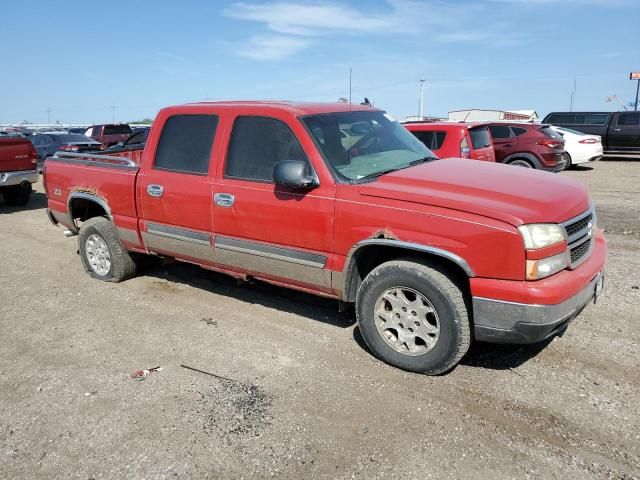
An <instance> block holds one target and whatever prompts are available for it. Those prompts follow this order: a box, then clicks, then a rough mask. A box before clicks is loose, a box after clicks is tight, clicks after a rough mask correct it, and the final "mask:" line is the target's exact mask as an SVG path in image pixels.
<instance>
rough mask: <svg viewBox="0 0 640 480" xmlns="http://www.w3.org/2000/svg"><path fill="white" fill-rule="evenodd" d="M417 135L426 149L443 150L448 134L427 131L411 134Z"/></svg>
mask: <svg viewBox="0 0 640 480" xmlns="http://www.w3.org/2000/svg"><path fill="white" fill-rule="evenodd" d="M411 133H413V134H414V135H415V137H416V138H417V139H418V140H420V141H421V142H422V143H423V144H424V146H425V147H427V148H428V149H429V150H431V151H433V150H439V149H440V148H442V144H443V143H444V139H445V138H446V136H447V132H426V131H421V132H420V131H415V132H411Z"/></svg>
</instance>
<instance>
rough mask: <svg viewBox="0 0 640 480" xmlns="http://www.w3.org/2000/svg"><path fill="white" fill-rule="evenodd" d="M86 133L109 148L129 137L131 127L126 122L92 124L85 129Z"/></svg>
mask: <svg viewBox="0 0 640 480" xmlns="http://www.w3.org/2000/svg"><path fill="white" fill-rule="evenodd" d="M84 134H85V136H87V137H90V138H93V139H94V140H96V141H97V142H100V143H102V144H103V145H104V146H105V148H107V147H110V146H112V145H116V144H117V143H118V142H124V141H125V140H126V139H127V138H129V135H131V127H130V126H129V125H127V124H124V123H116V124H107V125H92V126H90V127H89V128H87V129H86V130H85V132H84Z"/></svg>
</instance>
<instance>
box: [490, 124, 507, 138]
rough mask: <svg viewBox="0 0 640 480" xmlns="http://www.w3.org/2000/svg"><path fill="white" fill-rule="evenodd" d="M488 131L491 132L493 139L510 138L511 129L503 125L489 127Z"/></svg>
mask: <svg viewBox="0 0 640 480" xmlns="http://www.w3.org/2000/svg"><path fill="white" fill-rule="evenodd" d="M489 131H490V132H491V136H492V137H493V138H510V137H511V129H510V128H509V127H507V126H504V125H491V126H490V127H489Z"/></svg>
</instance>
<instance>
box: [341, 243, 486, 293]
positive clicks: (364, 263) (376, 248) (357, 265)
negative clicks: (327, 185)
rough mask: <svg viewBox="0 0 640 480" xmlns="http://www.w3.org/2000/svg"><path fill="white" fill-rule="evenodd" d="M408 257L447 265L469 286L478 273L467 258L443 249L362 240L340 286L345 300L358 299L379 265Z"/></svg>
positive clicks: (353, 249) (348, 261)
mask: <svg viewBox="0 0 640 480" xmlns="http://www.w3.org/2000/svg"><path fill="white" fill-rule="evenodd" d="M406 257H413V258H416V259H420V260H428V261H431V262H435V263H437V264H439V265H441V266H443V267H445V268H446V269H447V270H448V271H450V272H451V273H452V275H453V276H454V277H455V279H456V280H458V281H459V282H460V283H462V284H463V285H464V286H465V288H466V289H468V288H469V278H470V277H474V276H475V274H474V272H473V269H472V268H471V267H470V266H469V264H468V263H467V261H466V260H465V259H463V258H462V257H460V256H459V255H457V254H455V253H452V252H449V251H447V250H444V249H442V248H438V247H431V246H428V245H421V244H417V243H410V242H402V241H399V240H392V239H382V238H381V239H369V240H363V241H361V242H358V243H357V244H356V245H354V246H353V247H352V248H351V250H350V251H349V254H348V256H347V261H346V262H345V269H344V273H343V278H342V285H339V286H338V287H339V288H341V292H342V298H343V300H344V301H345V302H353V301H355V299H356V294H357V292H358V289H359V288H360V285H361V284H362V282H363V280H364V278H365V277H366V276H367V275H368V274H369V272H371V271H372V270H373V269H374V268H376V267H377V266H378V265H381V264H382V263H384V262H387V261H389V260H393V259H398V258H406Z"/></svg>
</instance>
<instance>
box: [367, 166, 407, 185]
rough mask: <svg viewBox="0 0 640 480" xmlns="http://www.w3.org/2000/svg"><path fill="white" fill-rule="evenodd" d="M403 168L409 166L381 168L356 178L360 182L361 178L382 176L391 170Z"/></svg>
mask: <svg viewBox="0 0 640 480" xmlns="http://www.w3.org/2000/svg"><path fill="white" fill-rule="evenodd" d="M403 168H407V167H395V168H387V169H386V170H380V171H379V172H373V173H369V174H367V175H364V176H362V177H360V178H357V179H356V180H357V181H358V182H359V181H360V180H369V179H371V178H377V177H380V176H382V175H385V174H387V173H391V172H395V171H397V170H401V169H403Z"/></svg>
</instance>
